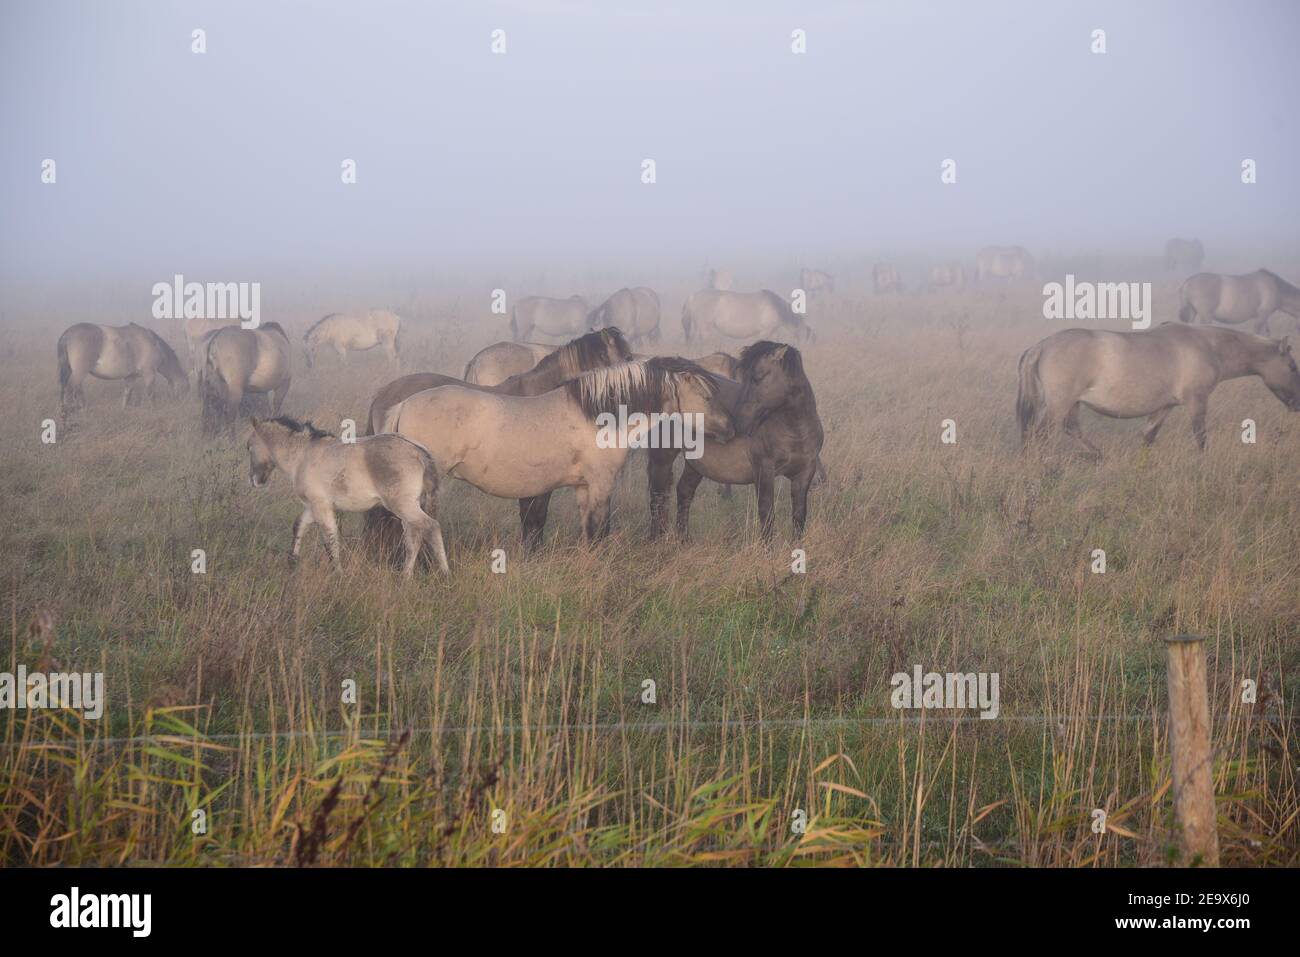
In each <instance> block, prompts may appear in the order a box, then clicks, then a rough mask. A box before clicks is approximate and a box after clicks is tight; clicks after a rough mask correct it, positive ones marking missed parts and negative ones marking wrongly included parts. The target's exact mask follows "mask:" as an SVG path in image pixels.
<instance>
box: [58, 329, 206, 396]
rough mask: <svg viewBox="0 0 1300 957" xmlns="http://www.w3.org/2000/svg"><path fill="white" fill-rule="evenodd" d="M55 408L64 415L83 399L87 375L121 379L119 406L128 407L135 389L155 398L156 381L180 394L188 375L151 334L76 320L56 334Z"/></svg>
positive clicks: (164, 344)
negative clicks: (122, 388)
mask: <svg viewBox="0 0 1300 957" xmlns="http://www.w3.org/2000/svg"><path fill="white" fill-rule="evenodd" d="M56 351H57V355H58V361H59V404H60V406H61V407H62V410H63V414H64V415H66V414H67V413H68V411H69V410H70V409H72V408H74V407H75V406H76V405H78V404H80V403H82V402H84V401H85V398H86V396H85V393H84V392H83V391H82V387H81V384H82V382H83V381H84V380H85V378H86V376H93V377H94V378H96V379H125V380H126V391H124V392H123V393H122V405H123V406H124V407H125V406H127V405H130V404H131V402H132V400H133V399H134V398H135V397H136V394H137V389H138V390H140V391H142V392H143V393H144V395H146V396H148V397H149V400H150V401H151V402H152V401H154V399H155V392H154V389H155V386H156V385H157V383H158V378H159V377H162V378H164V379H166V380H167V383H168V385H170V386H171V387H172V388H174V389H176V390H178V391H181V392H189V391H190V380H189V376H188V375H186V373H185V370H184V369H183V368H182V367H181V363H180V360H179V359H178V358H177V357H176V353H175V352H174V351H172V347H171V346H169V345H167V343H166V342H164V341H163V339H162V337H161V336H159V335H158V334H157V333H156V332H153V331H152V330H149V329H146V328H144V326H139V325H136V324H135V323H134V322H133V323H130V324H129V325H125V326H101V325H94V324H92V323H88V322H79V323H77V324H76V325H75V326H70V327H69V328H68V329H66V330H65V331H64V333H63V335H61V336H59V342H58V346H57V349H56Z"/></svg>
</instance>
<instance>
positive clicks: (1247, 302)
mask: <svg viewBox="0 0 1300 957" xmlns="http://www.w3.org/2000/svg"><path fill="white" fill-rule="evenodd" d="M1178 294H1179V297H1180V299H1181V300H1182V305H1181V306H1180V307H1179V309H1178V318H1179V319H1180V320H1181V321H1183V322H1192V321H1193V320H1195V321H1198V322H1209V321H1210V320H1212V319H1217V320H1218V321H1219V322H1227V323H1232V324H1236V323H1239V322H1249V321H1250V320H1252V319H1254V320H1255V332H1256V333H1257V334H1260V335H1268V331H1269V329H1268V321H1269V317H1270V316H1272V315H1273V313H1274V312H1285V313H1286V314H1287V315H1288V316H1291V317H1292V318H1293V319H1300V289H1297V288H1296V287H1295V286H1293V285H1291V284H1290V283H1289V282H1287V281H1286V280H1285V279H1283V278H1282V277H1280V276H1278V275H1277V274H1276V273H1271V272H1269V271H1268V270H1267V269H1257V270H1255V272H1252V273H1249V274H1247V275H1245V276H1221V275H1219V274H1218V273H1212V272H1200V273H1197V274H1196V275H1195V276H1192V277H1191V278H1189V279H1188V280H1187V281H1186V282H1184V283H1183V285H1182V288H1181V289H1180V290H1179V293H1178Z"/></svg>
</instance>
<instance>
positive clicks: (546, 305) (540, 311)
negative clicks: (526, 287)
mask: <svg viewBox="0 0 1300 957" xmlns="http://www.w3.org/2000/svg"><path fill="white" fill-rule="evenodd" d="M590 312H591V307H590V306H588V305H587V300H585V299H583V298H582V297H581V296H570V297H569V298H568V299H551V298H550V297H548V296H526V297H524V298H523V299H520V300H519V301H518V302H517V303H515V307H514V308H513V309H511V310H510V337H511V338H512V339H514V340H515V342H523V341H524V340H525V339H527V338H528V337H529V336H531V335H532V334H533V332H534V331H537V332H540V333H542V334H543V335H547V336H578V335H582V333H583V332H584V331H586V329H587V328H588V327H587V316H588V315H589V314H590Z"/></svg>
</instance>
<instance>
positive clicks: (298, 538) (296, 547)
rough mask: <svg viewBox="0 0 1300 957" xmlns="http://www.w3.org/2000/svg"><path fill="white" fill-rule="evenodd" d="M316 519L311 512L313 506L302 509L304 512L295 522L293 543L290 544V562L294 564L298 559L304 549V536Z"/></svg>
mask: <svg viewBox="0 0 1300 957" xmlns="http://www.w3.org/2000/svg"><path fill="white" fill-rule="evenodd" d="M313 521H314V519H313V518H312V514H311V506H310V505H309V506H307V507H306V508H304V509H303V510H302V514H301V515H299V516H298V518H297V519H296V520H295V521H294V523H293V544H292V545H290V546H289V564H290V565H293V564H295V563H297V561H298V554H299V552H300V551H301V550H302V536H303V534H304V533H305V532H306V531H307V529H308V528H309V527H311V523H312V522H313Z"/></svg>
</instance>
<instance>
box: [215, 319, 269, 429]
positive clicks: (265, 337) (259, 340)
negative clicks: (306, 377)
mask: <svg viewBox="0 0 1300 957" xmlns="http://www.w3.org/2000/svg"><path fill="white" fill-rule="evenodd" d="M290 381H291V371H290V366H289V337H288V336H287V335H286V334H285V331H284V329H282V328H281V327H280V324H279V323H278V322H264V323H262V324H261V325H260V326H258V327H257V328H256V329H241V328H239V327H238V326H227V327H226V328H224V329H218V330H217V331H216V332H214V333H212V335H211V336H210V337H208V339H207V346H206V348H204V350H203V374H202V376H201V388H200V393H201V396H202V399H203V428H204V431H206V432H209V433H211V432H215V431H217V429H219V428H220V427H222V426H225V425H233V423H234V420H235V416H237V415H238V414H239V405H240V403H241V402H242V401H243V399H244V396H245V395H246V394H249V393H252V394H254V395H263V394H266V393H272V394H273V395H274V400H273V402H272V405H271V411H272V414H274V415H279V414H280V408H281V406H283V405H284V397H285V395H286V394H287V393H288V391H289V383H290Z"/></svg>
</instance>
